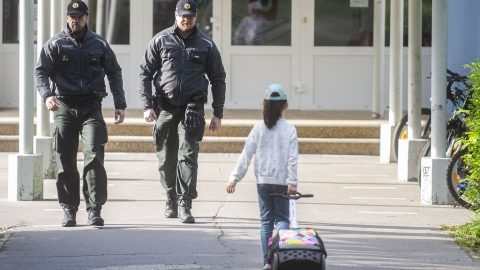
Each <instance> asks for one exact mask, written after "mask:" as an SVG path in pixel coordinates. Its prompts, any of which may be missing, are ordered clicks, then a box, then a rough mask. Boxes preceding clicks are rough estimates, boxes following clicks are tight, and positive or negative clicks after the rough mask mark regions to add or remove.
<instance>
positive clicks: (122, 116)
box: [114, 109, 125, 124]
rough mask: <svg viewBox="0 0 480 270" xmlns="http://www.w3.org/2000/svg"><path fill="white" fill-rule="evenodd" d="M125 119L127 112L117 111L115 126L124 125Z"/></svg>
mask: <svg viewBox="0 0 480 270" xmlns="http://www.w3.org/2000/svg"><path fill="white" fill-rule="evenodd" d="M123 119H125V110H121V109H115V122H114V123H115V124H121V123H123Z"/></svg>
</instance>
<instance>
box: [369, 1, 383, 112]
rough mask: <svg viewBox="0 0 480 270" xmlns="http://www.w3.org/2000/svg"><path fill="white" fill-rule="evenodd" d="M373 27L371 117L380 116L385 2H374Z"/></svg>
mask: <svg viewBox="0 0 480 270" xmlns="http://www.w3.org/2000/svg"><path fill="white" fill-rule="evenodd" d="M373 13H374V15H373V16H374V19H373V21H374V25H373V48H374V51H375V56H374V63H373V89H372V116H374V117H379V116H380V115H381V114H382V89H383V77H384V71H383V70H384V66H385V64H384V62H385V59H384V55H385V1H384V0H375V5H374V11H373Z"/></svg>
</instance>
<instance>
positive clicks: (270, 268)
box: [262, 263, 272, 270]
mask: <svg viewBox="0 0 480 270" xmlns="http://www.w3.org/2000/svg"><path fill="white" fill-rule="evenodd" d="M262 270H272V266H271V265H270V264H268V263H266V264H265V265H264V266H263V268H262Z"/></svg>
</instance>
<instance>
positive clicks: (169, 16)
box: [152, 0, 213, 37]
mask: <svg viewBox="0 0 480 270" xmlns="http://www.w3.org/2000/svg"><path fill="white" fill-rule="evenodd" d="M177 2H178V0H153V33H152V34H153V35H155V34H157V33H158V32H160V31H162V30H164V29H165V28H168V27H170V26H172V25H173V24H174V23H175V7H176V5H177ZM196 2H197V8H198V14H197V29H198V30H200V31H202V32H204V33H205V34H207V35H208V36H210V37H212V23H211V22H210V18H211V17H212V10H213V9H212V0H197V1H196Z"/></svg>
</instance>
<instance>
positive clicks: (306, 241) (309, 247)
mask: <svg viewBox="0 0 480 270" xmlns="http://www.w3.org/2000/svg"><path fill="white" fill-rule="evenodd" d="M274 196H284V197H287V198H289V201H290V229H288V230H279V231H278V232H277V233H276V234H275V235H274V236H273V237H272V238H271V239H270V243H269V263H270V265H272V269H273V270H288V269H302V270H309V269H312V270H313V269H315V270H317V269H322V270H323V269H325V260H326V258H327V251H326V250H325V246H324V244H323V241H322V239H321V238H320V236H319V235H318V233H317V232H316V231H315V229H313V228H298V224H297V215H296V204H295V201H296V200H298V199H300V198H302V197H313V195H311V194H305V195H302V194H300V193H298V194H296V195H291V196H288V195H285V194H274Z"/></svg>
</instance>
